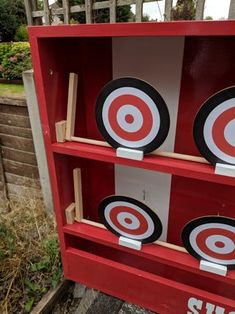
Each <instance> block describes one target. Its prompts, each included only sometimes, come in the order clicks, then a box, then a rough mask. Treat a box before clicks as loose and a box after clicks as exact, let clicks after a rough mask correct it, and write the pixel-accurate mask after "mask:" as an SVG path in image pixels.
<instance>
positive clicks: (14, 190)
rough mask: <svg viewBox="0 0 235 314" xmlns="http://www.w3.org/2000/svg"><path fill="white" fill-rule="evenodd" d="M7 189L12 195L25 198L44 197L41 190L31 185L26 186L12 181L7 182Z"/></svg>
mask: <svg viewBox="0 0 235 314" xmlns="http://www.w3.org/2000/svg"><path fill="white" fill-rule="evenodd" d="M7 190H8V193H9V194H11V195H18V196H19V197H22V198H24V199H27V198H32V199H37V198H42V193H41V190H39V189H34V188H30V187H25V186H23V185H17V184H12V183H7Z"/></svg>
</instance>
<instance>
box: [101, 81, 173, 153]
mask: <svg viewBox="0 0 235 314" xmlns="http://www.w3.org/2000/svg"><path fill="white" fill-rule="evenodd" d="M96 122H97V125H98V128H99V130H100V132H101V134H102V136H103V137H104V139H105V140H106V141H107V142H108V143H109V144H110V145H111V146H112V147H114V148H118V147H125V148H130V149H137V150H141V151H143V152H144V153H150V152H152V151H153V150H155V149H156V148H158V147H159V146H160V145H161V144H162V143H163V142H164V140H165V139H166V137H167V134H168V131H169V126H170V117H169V112H168V109H167V106H166V104H165V101H164V100H163V98H162V97H161V95H160V94H159V93H158V92H157V91H156V90H155V88H153V87H152V86H151V85H149V84H148V83H146V82H144V81H142V80H139V79H136V78H132V77H125V78H119V79H116V80H113V81H111V82H109V83H108V84H107V85H106V86H105V87H104V88H103V89H102V91H101V93H100V94H99V96H98V98H97V102H96Z"/></svg>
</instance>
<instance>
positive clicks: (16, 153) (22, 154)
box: [2, 146, 37, 166]
mask: <svg viewBox="0 0 235 314" xmlns="http://www.w3.org/2000/svg"><path fill="white" fill-rule="evenodd" d="M2 156H3V158H5V159H9V160H13V161H18V162H23V163H26V164H29V165H34V166H37V159H36V156H35V154H34V153H30V152H27V151H22V150H18V149H13V148H9V147H5V146H3V147H2Z"/></svg>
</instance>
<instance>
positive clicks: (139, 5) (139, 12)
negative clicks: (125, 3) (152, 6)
mask: <svg viewBox="0 0 235 314" xmlns="http://www.w3.org/2000/svg"><path fill="white" fill-rule="evenodd" d="M142 17H143V0H136V13H135V21H136V22H142Z"/></svg>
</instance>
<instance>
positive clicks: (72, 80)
mask: <svg viewBox="0 0 235 314" xmlns="http://www.w3.org/2000/svg"><path fill="white" fill-rule="evenodd" d="M77 86H78V76H77V74H75V73H70V74H69V91H68V102H67V118H66V121H67V123H66V140H68V141H70V140H71V136H73V135H74V128H75V118H76V104H77Z"/></svg>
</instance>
